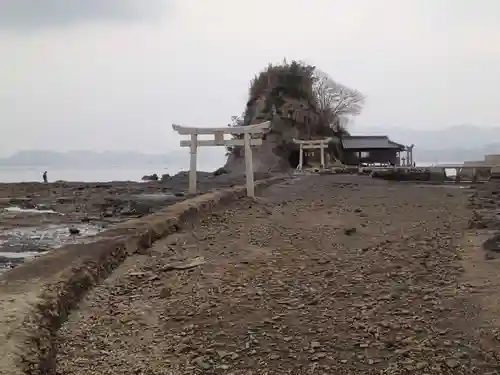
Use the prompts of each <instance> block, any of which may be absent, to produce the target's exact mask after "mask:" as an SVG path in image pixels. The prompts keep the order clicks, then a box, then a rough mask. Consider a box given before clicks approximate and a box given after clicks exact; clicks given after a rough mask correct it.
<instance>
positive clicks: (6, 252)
mask: <svg viewBox="0 0 500 375" xmlns="http://www.w3.org/2000/svg"><path fill="white" fill-rule="evenodd" d="M265 177H266V175H259V174H258V175H256V176H255V178H256V179H262V178H265ZM243 183H244V176H241V175H239V176H234V175H228V174H218V175H215V174H213V173H204V172H199V173H198V192H199V193H200V194H202V193H205V192H207V191H210V190H212V189H217V188H224V187H229V186H234V185H239V184H243ZM187 190H188V174H187V172H181V173H179V174H177V175H175V176H171V177H166V178H164V179H163V180H162V181H147V182H131V181H112V182H105V183H102V182H99V183H93V182H64V181H58V182H54V183H49V184H42V183H36V182H33V183H5V184H0V272H1V270H2V269H8V268H11V267H14V266H15V265H17V264H19V263H22V262H23V261H24V260H25V259H26V258H30V257H34V256H37V255H39V254H44V253H45V252H47V251H49V250H51V249H54V248H58V247H61V246H63V245H65V244H68V243H82V242H88V241H92V236H93V235H95V234H97V233H99V232H102V231H104V230H106V228H107V227H109V226H110V225H113V224H115V223H118V222H121V221H124V220H128V219H131V218H137V217H141V216H144V215H147V214H149V213H152V212H155V211H157V210H159V209H162V208H164V207H166V206H169V205H171V204H173V203H175V202H178V201H180V200H184V199H186V197H187V196H188V193H187Z"/></svg>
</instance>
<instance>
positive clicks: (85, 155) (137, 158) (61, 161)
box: [0, 150, 187, 168]
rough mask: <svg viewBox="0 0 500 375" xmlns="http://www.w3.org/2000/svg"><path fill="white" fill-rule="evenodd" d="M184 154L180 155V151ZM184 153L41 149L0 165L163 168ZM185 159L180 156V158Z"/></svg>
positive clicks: (20, 155) (20, 153) (3, 160)
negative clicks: (158, 166)
mask: <svg viewBox="0 0 500 375" xmlns="http://www.w3.org/2000/svg"><path fill="white" fill-rule="evenodd" d="M183 151H184V152H183ZM184 154H187V151H186V150H175V151H171V152H169V153H168V154H143V153H140V152H133V151H125V152H119V151H105V152H93V151H68V152H55V151H44V150H29V151H20V152H17V153H15V154H13V155H12V156H9V157H7V158H0V166H34V167H36V166H40V167H71V168H80V167H97V166H98V167H113V166H128V167H134V166H145V165H162V164H163V165H165V164H168V163H171V162H172V160H173V159H177V158H179V157H182V156H183V155H184ZM185 157H186V156H185V155H184V158H185Z"/></svg>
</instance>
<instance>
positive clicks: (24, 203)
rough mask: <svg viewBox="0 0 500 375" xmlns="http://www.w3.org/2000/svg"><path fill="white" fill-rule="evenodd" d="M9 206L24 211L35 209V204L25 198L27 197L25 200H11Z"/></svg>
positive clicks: (17, 198)
mask: <svg viewBox="0 0 500 375" xmlns="http://www.w3.org/2000/svg"><path fill="white" fill-rule="evenodd" d="M10 204H11V205H13V206H18V207H19V208H22V209H25V210H32V209H36V204H35V203H33V201H32V199H31V198H27V197H26V198H22V197H16V198H11V199H10Z"/></svg>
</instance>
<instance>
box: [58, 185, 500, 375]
mask: <svg viewBox="0 0 500 375" xmlns="http://www.w3.org/2000/svg"><path fill="white" fill-rule="evenodd" d="M488 189H490V190H491V191H494V189H495V188H493V187H492V186H491V185H490V187H489V188H488ZM486 191H488V190H487V189H486V190H485V195H484V198H485V199H490V198H487V193H486ZM470 194H471V191H470V190H468V189H455V188H454V187H452V186H450V187H445V186H438V187H435V186H430V185H426V184H402V183H390V184H388V183H387V182H386V181H382V180H378V179H372V178H369V177H367V176H350V175H325V176H320V175H310V176H301V177H300V178H298V179H296V180H293V181H287V182H285V183H282V184H278V185H274V186H271V187H269V188H268V189H266V190H265V191H264V192H263V193H262V195H261V197H260V198H259V199H257V200H256V201H251V200H247V199H241V200H238V201H237V202H235V203H234V204H231V205H230V206H227V207H224V208H221V209H220V210H216V211H213V212H211V213H210V214H209V215H208V216H207V217H204V218H202V219H201V220H200V222H198V223H197V224H196V225H194V226H193V227H192V228H191V227H190V228H189V229H188V230H185V231H181V232H178V233H176V234H175V235H172V236H169V237H167V238H165V239H163V240H160V241H158V242H157V243H155V244H154V245H153V247H152V248H151V249H150V251H148V254H145V255H141V254H137V255H134V256H131V257H129V258H127V259H126V260H125V262H124V263H123V264H122V265H120V266H119V267H118V268H117V269H116V270H115V271H114V272H113V274H112V275H111V276H110V277H108V278H107V279H106V280H105V281H104V282H103V283H102V284H100V285H99V286H97V287H96V288H95V289H93V290H92V291H91V292H90V293H89V294H87V295H86V297H85V298H84V300H83V301H82V302H81V303H80V304H79V307H78V310H77V311H74V312H73V313H72V314H71V315H70V316H69V319H68V321H67V322H65V324H64V325H63V326H62V328H61V329H60V330H59V331H58V344H59V347H58V350H57V358H56V363H57V368H58V370H59V371H60V372H61V373H64V374H74V375H79V374H82V375H83V374H104V373H110V374H111V373H120V374H149V373H151V374H153V373H158V374H160V373H162V374H163V373H165V374H167V373H172V374H186V375H187V374H232V375H237V374H249V373H255V374H295V373H297V374H298V373H304V374H360V375H361V374H387V375H389V374H391V375H400V374H453V375H459V374H464V375H465V374H467V375H470V374H495V373H497V372H496V371H497V369H498V361H497V358H498V345H497V341H495V340H498V339H497V338H498V337H499V333H500V331H498V330H497V327H499V326H500V322H498V321H494V318H495V317H496V316H499V315H498V311H500V304H499V303H498V298H497V297H496V298H495V297H494V295H496V291H497V290H498V289H496V288H490V289H492V292H493V293H492V294H491V295H488V298H485V299H484V301H483V300H479V299H478V296H482V295H483V294H484V291H485V290H486V288H485V286H488V287H489V286H491V285H492V283H495V282H496V283H497V285H498V283H499V282H500V277H496V278H495V277H493V276H492V277H491V278H490V277H488V279H482V276H483V275H482V274H483V271H484V269H485V268H484V265H485V264H486V265H494V264H493V263H494V262H485V260H484V259H480V260H479V261H476V260H473V261H472V260H471V259H470V257H472V256H475V255H476V254H477V253H480V254H482V253H483V251H482V250H481V249H480V248H479V249H477V248H476V247H474V246H471V243H470V242H469V239H471V238H472V237H469V234H470V235H473V236H475V231H474V230H470V231H468V230H467V224H468V219H469V217H470V215H471V213H472V212H471V209H470V208H469V207H467V203H468V201H467V199H468V196H469V195H470ZM477 197H483V195H482V193H478V194H477V195H476V196H475V197H474V194H473V196H472V197H471V199H476V198H477ZM469 232H471V233H469ZM494 266H495V267H494V268H495V269H498V265H494ZM477 270H479V272H477ZM497 276H498V275H497ZM495 280H496V281H495ZM486 307H488V308H489V309H490V310H491V311H495V312H497V314H491V315H490V314H486V315H484V314H483V311H484V308H486ZM494 309H496V310H494ZM497 320H498V319H497Z"/></svg>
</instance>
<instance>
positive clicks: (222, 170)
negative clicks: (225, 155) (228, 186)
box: [214, 167, 229, 176]
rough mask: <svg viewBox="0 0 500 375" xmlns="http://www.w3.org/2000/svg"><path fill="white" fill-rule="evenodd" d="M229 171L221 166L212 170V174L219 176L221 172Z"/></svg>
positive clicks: (226, 172)
mask: <svg viewBox="0 0 500 375" xmlns="http://www.w3.org/2000/svg"><path fill="white" fill-rule="evenodd" d="M228 173H229V172H228V171H227V170H226V168H224V167H221V168H219V169H217V170H216V171H214V176H220V175H221V174H228Z"/></svg>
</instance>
